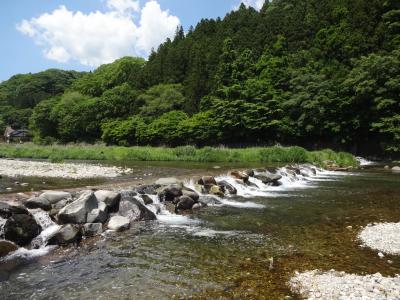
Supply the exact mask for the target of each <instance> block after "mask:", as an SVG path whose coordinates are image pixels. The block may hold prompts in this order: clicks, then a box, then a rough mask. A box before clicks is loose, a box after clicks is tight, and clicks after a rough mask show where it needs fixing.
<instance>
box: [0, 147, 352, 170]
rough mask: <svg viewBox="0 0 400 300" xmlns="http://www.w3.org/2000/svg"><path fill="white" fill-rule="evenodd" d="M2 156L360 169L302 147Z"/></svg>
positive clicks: (33, 150) (61, 150)
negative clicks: (328, 165) (295, 164)
mask: <svg viewBox="0 0 400 300" xmlns="http://www.w3.org/2000/svg"><path fill="white" fill-rule="evenodd" d="M0 157H14V158H15V157H17V158H36V159H51V160H53V161H63V160H66V159H74V160H107V161H189V162H218V163H224V162H226V163H249V162H255V163H282V164H283V163H307V162H308V163H313V164H317V165H320V166H324V165H325V164H326V163H327V162H329V163H335V164H337V165H339V166H343V167H349V166H357V165H358V163H357V161H356V159H355V158H354V156H353V155H351V154H348V153H344V152H334V151H332V150H322V151H307V150H305V149H304V148H301V147H278V146H274V147H254V148H246V149H231V148H213V147H204V148H200V149H199V148H196V147H193V146H183V147H175V148H166V147H143V146H142V147H138V146H134V147H117V146H111V147H110V146H101V145H87V144H82V145H80V144H74V145H72V144H70V145H62V146H61V145H52V146H43V145H33V144H21V145H8V144H0Z"/></svg>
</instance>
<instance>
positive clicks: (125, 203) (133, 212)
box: [118, 192, 157, 222]
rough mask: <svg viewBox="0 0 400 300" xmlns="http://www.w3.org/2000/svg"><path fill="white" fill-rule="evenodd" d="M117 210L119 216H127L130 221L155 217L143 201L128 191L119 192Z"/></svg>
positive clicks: (153, 218)
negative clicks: (119, 199)
mask: <svg viewBox="0 0 400 300" xmlns="http://www.w3.org/2000/svg"><path fill="white" fill-rule="evenodd" d="M118 212H119V214H120V215H121V216H124V217H127V218H128V219H129V220H130V221H131V222H133V221H148V220H155V219H157V218H156V215H155V214H154V213H153V212H152V211H151V210H149V209H148V208H147V207H146V206H145V205H144V203H143V202H141V201H139V200H138V199H136V198H135V196H133V195H132V194H131V193H129V192H123V193H121V201H120V202H119V210H118Z"/></svg>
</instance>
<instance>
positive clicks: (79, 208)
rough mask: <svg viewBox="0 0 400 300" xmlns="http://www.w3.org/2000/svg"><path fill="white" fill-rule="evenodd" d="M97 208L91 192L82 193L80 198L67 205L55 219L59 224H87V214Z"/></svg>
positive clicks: (96, 202)
mask: <svg viewBox="0 0 400 300" xmlns="http://www.w3.org/2000/svg"><path fill="white" fill-rule="evenodd" d="M96 208H98V201H97V199H96V197H95V196H94V193H93V192H92V191H85V192H83V193H82V194H81V195H80V197H79V198H78V199H77V200H75V201H74V202H72V203H71V204H68V205H67V206H65V207H64V208H63V209H61V210H60V212H59V213H58V214H57V219H58V221H59V222H60V223H63V224H66V223H74V224H84V223H87V221H86V219H87V214H88V213H89V212H91V211H92V210H93V209H96Z"/></svg>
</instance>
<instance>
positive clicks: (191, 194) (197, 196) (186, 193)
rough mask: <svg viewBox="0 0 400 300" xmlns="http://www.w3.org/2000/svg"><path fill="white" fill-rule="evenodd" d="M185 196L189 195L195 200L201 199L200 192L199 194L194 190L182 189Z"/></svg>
mask: <svg viewBox="0 0 400 300" xmlns="http://www.w3.org/2000/svg"><path fill="white" fill-rule="evenodd" d="M182 194H183V196H188V197H190V198H192V199H193V200H194V202H198V201H199V198H200V196H199V194H197V193H196V192H194V191H193V192H192V191H188V190H183V191H182Z"/></svg>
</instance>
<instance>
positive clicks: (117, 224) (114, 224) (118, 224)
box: [107, 216, 130, 231]
mask: <svg viewBox="0 0 400 300" xmlns="http://www.w3.org/2000/svg"><path fill="white" fill-rule="evenodd" d="M129 226H130V221H129V219H128V218H127V217H123V216H114V217H112V218H111V219H110V221H108V225H107V227H108V229H110V230H115V231H121V230H124V229H128V228H129Z"/></svg>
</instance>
